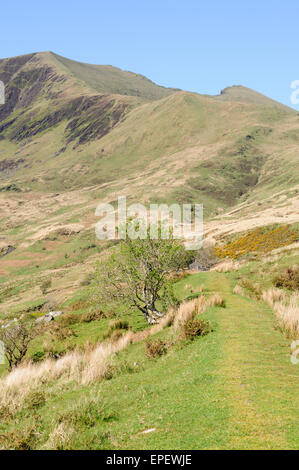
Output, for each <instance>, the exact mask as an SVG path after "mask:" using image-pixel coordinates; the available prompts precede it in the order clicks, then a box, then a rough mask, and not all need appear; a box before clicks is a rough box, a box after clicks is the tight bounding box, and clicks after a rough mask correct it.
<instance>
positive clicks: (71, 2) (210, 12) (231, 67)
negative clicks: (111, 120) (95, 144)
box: [0, 0, 299, 109]
mask: <svg viewBox="0 0 299 470" xmlns="http://www.w3.org/2000/svg"><path fill="white" fill-rule="evenodd" d="M298 23H299V2H298V0H284V1H281V0H280V1H278V0H260V1H257V0H250V1H249V0H247V1H242V0H222V1H221V0H214V1H213V0H210V1H207V0H205V1H201V0H197V1H196V0H185V1H178V0H172V1H170V0H159V1H158V0H139V1H136V0H122V1H121V0H109V1H107V0H106V1H102V0H97V1H96V0H84V1H77V0H60V1H57V0H52V1H47V0H44V1H33V0H27V1H24V0H17V1H10V2H6V1H5V2H1V28H0V57H2V58H3V57H10V56H15V55H19V54H25V53H28V52H35V51H44V50H51V51H54V52H56V53H58V54H61V55H63V56H66V57H68V58H70V59H74V60H79V61H82V62H89V63H97V64H111V65H115V66H117V67H120V68H122V69H126V70H131V71H134V72H137V73H142V74H143V75H146V76H147V77H148V78H150V79H152V80H153V81H155V82H156V83H159V84H160V85H164V86H173V87H178V88H182V89H185V90H189V91H195V92H199V93H208V94H218V93H219V92H220V90H221V89H222V88H225V87H226V86H229V85H233V84H235V85H239V84H240V85H244V86H248V87H250V88H253V89H255V90H257V91H259V92H261V93H264V94H266V95H267V96H270V97H271V98H273V99H276V100H278V101H281V102H283V103H285V104H287V105H289V106H292V104H291V101H290V95H291V92H292V90H291V88H290V84H291V82H292V81H294V80H299V67H298V63H299V61H298V55H299V54H298V52H299V50H298V46H299V44H298ZM294 107H295V108H296V109H299V105H296V106H294Z"/></svg>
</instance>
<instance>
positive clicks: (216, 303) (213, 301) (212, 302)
mask: <svg viewBox="0 0 299 470" xmlns="http://www.w3.org/2000/svg"><path fill="white" fill-rule="evenodd" d="M208 305H209V307H222V308H225V307H226V302H225V299H224V298H223V297H222V295H219V294H214V295H212V297H211V298H210V299H209V300H208Z"/></svg>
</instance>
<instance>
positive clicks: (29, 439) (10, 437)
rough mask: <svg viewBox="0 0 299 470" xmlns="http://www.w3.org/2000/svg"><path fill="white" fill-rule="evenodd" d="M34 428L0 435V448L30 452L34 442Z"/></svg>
mask: <svg viewBox="0 0 299 470" xmlns="http://www.w3.org/2000/svg"><path fill="white" fill-rule="evenodd" d="M36 440H37V438H36V433H35V430H34V427H33V426H32V427H26V428H25V429H23V430H20V429H15V430H13V431H10V432H7V433H5V434H0V447H1V448H2V449H10V450H32V449H34V445H35V442H36Z"/></svg>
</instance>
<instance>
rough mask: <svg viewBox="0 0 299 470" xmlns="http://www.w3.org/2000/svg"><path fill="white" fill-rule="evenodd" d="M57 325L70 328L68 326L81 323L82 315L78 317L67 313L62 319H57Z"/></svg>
mask: <svg viewBox="0 0 299 470" xmlns="http://www.w3.org/2000/svg"><path fill="white" fill-rule="evenodd" d="M56 321H57V323H59V325H61V326H63V327H64V326H68V325H74V324H75V323H79V322H80V315H77V314H75V313H65V314H64V315H61V316H60V317H58V318H57V320H56Z"/></svg>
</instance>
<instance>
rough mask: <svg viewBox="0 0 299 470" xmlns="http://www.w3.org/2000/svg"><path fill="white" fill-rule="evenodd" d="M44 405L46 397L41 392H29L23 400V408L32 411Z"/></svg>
mask: <svg viewBox="0 0 299 470" xmlns="http://www.w3.org/2000/svg"><path fill="white" fill-rule="evenodd" d="M45 403H46V395H45V394H44V393H43V392H31V393H30V394H29V395H28V396H27V397H26V400H25V406H26V407H27V408H29V409H30V410H34V409H36V408H39V407H40V406H43V405H44V404H45Z"/></svg>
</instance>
